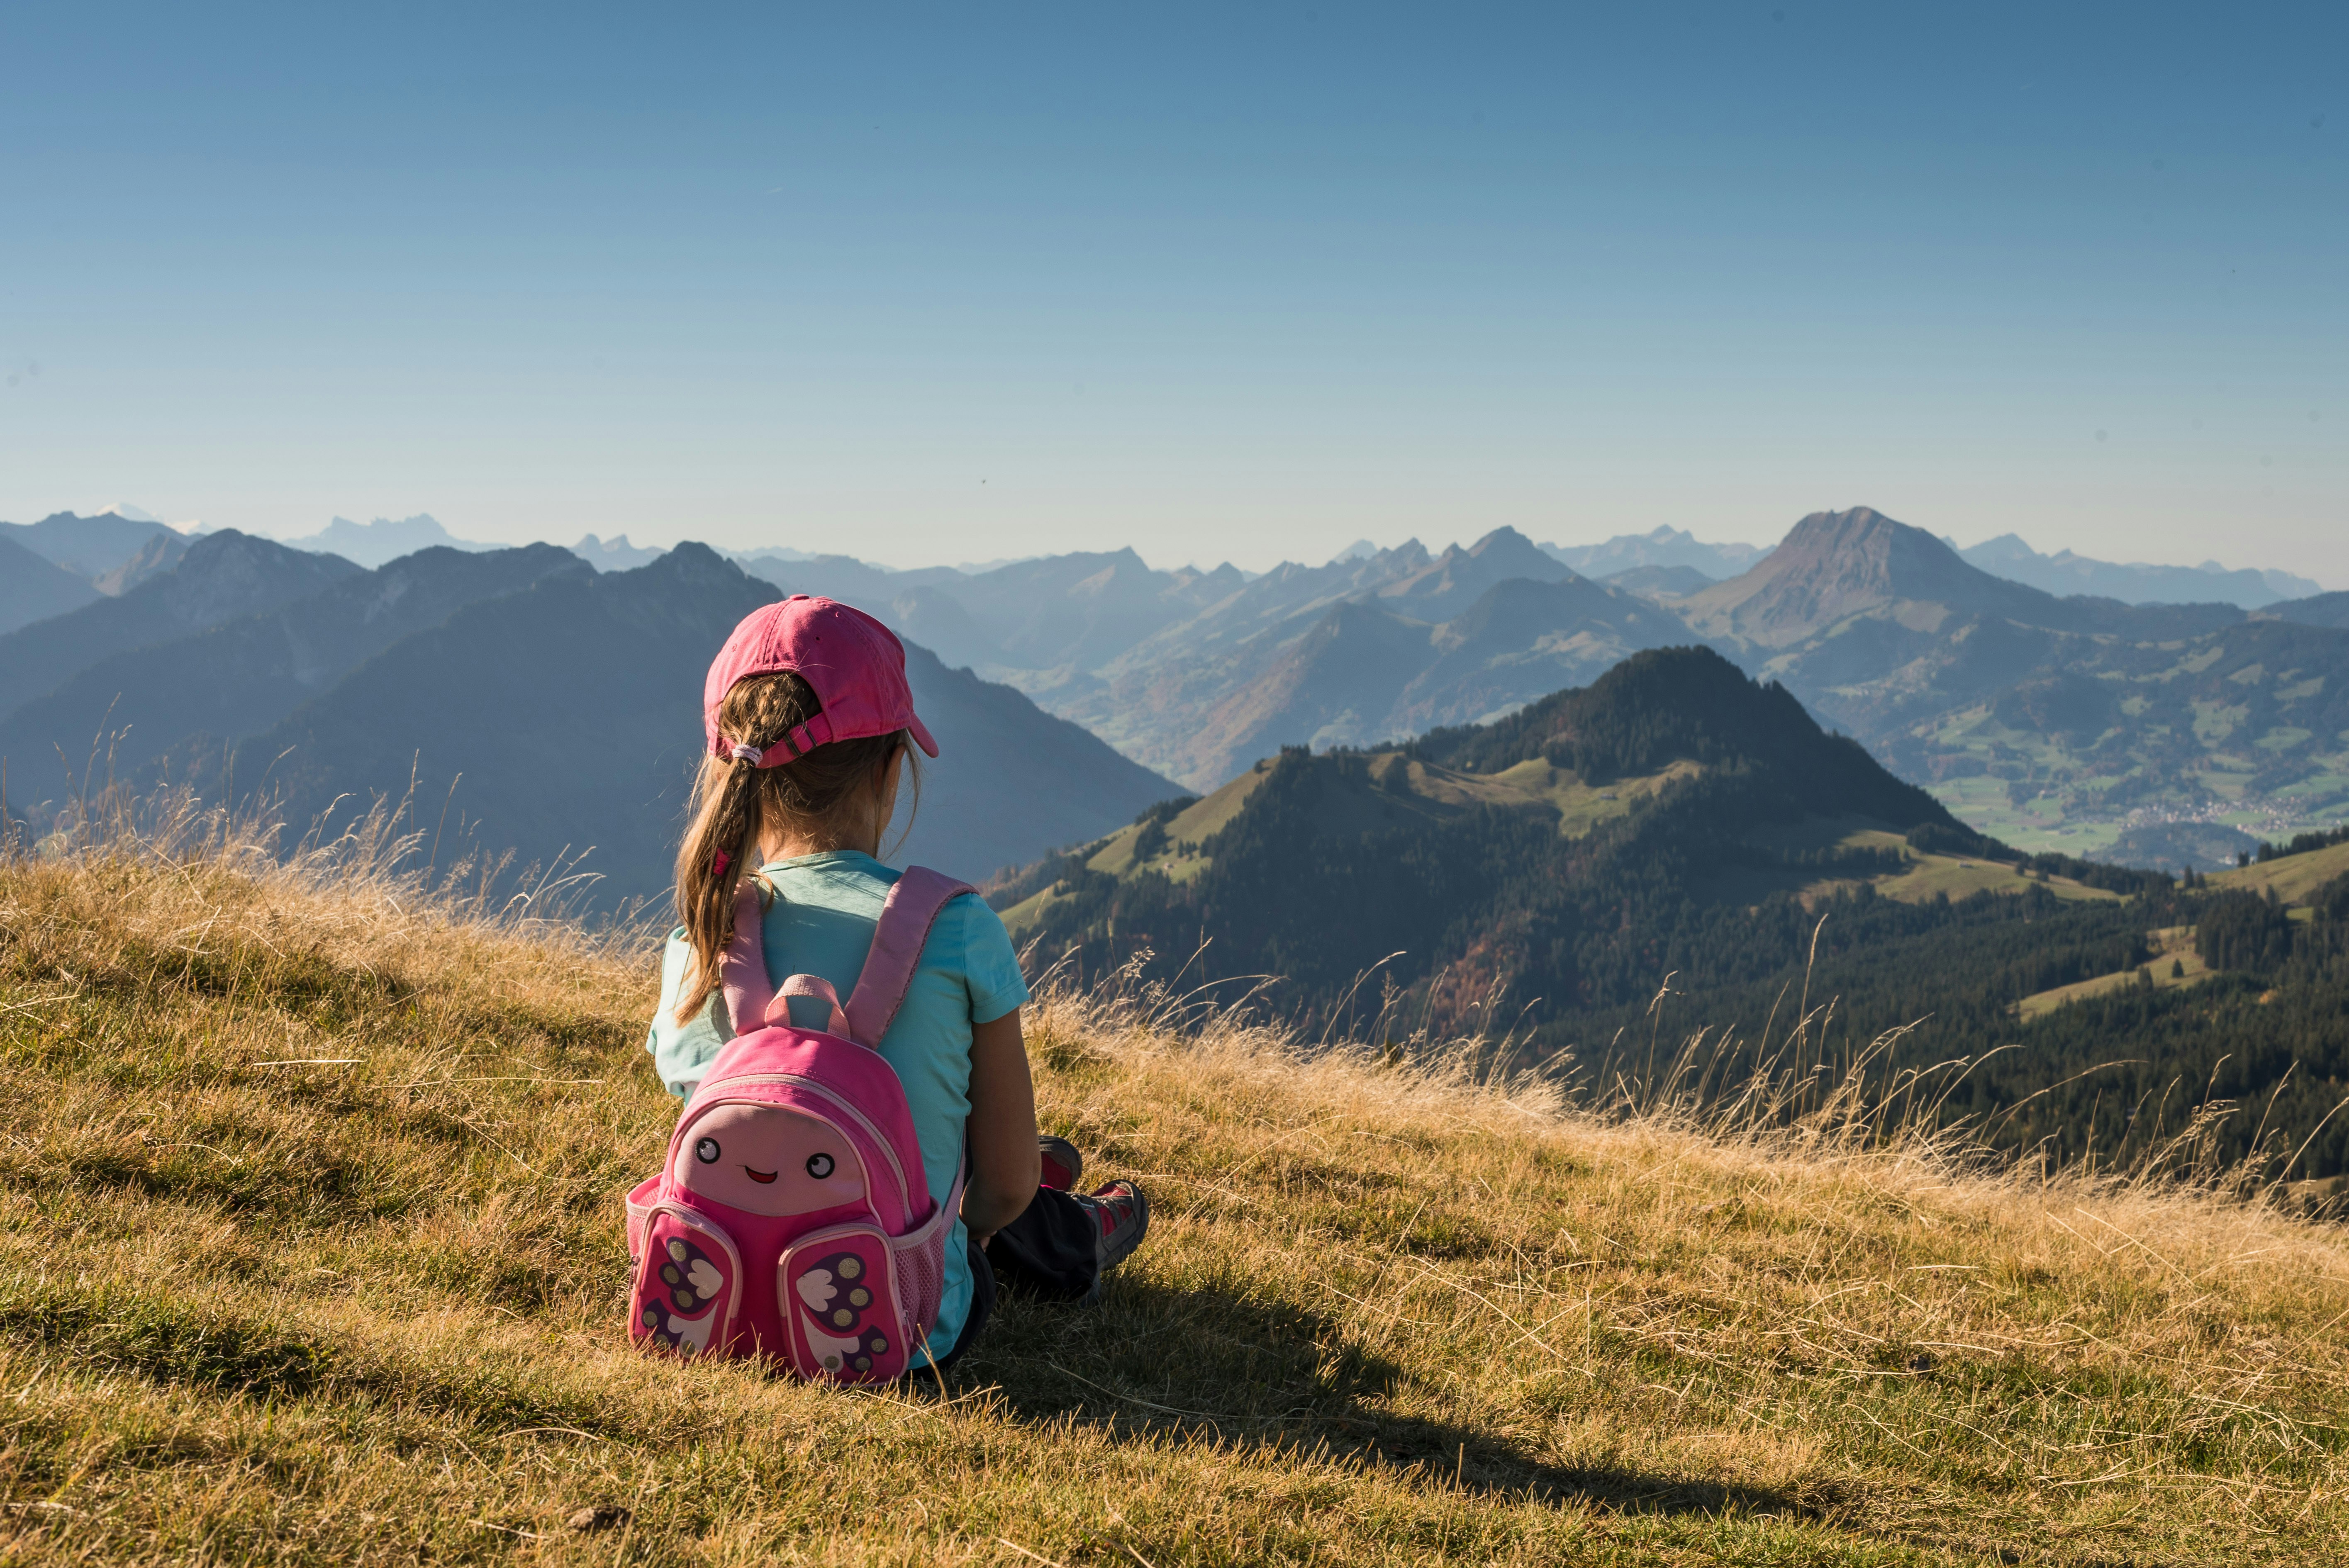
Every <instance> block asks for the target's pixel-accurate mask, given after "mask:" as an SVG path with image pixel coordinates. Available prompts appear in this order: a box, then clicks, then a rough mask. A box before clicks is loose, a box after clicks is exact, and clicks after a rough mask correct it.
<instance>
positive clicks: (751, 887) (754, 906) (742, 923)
mask: <svg viewBox="0 0 2349 1568" xmlns="http://www.w3.org/2000/svg"><path fill="white" fill-rule="evenodd" d="M760 890H761V883H760V882H759V879H758V878H757V877H756V876H755V875H753V876H746V877H744V878H743V879H742V887H741V891H740V892H737V893H736V894H735V895H734V940H733V941H732V942H730V943H728V944H727V945H726V953H725V955H724V956H723V957H721V958H720V959H719V961H718V983H719V987H720V988H721V989H722V990H723V991H724V992H725V993H726V1016H727V1017H728V1018H730V1019H731V1020H732V1021H733V1025H734V1032H735V1033H736V1034H738V1035H747V1034H749V1033H750V1031H751V1030H753V1029H757V1028H761V1027H764V1026H765V1025H766V1022H767V1014H768V1012H769V1010H770V1009H771V1007H772V1006H774V1002H775V985H774V982H773V981H772V980H771V979H770V978H769V977H768V975H767V951H766V948H765V947H764V946H762V945H761V942H760V928H761V926H762V925H763V924H764V923H765V922H766V913H767V911H766V903H765V901H764V900H763V899H762V898H761V896H760Z"/></svg>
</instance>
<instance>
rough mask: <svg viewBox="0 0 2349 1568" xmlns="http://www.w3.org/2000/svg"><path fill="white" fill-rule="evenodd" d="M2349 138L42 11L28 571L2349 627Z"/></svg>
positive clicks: (1091, 58) (599, 29) (1440, 18)
mask: <svg viewBox="0 0 2349 1568" xmlns="http://www.w3.org/2000/svg"><path fill="white" fill-rule="evenodd" d="M2051 10H2060V11H2061V13H2062V14H2060V15H2053V16H2051V15H2049V12H2050V11H2051ZM844 13H853V14H844ZM2344 86H2349V8H2344V7H2341V6H2338V5H2334V6H2329V7H2318V6H2307V7H2297V8H2265V7H2256V6H2235V7H2201V8H2198V9H2195V10H2191V11H2189V10H2179V9H2168V8H2159V7H2145V6H2129V7H2122V6H2098V7H2063V8H2050V7H2044V6H2043V7H2028V8H2025V7H2016V8H2011V9H2000V8H1982V7H1965V8H1960V7H1935V8H1927V7H1922V6H1909V5H1901V6H1887V5H1871V6H1849V7H1845V6H1823V5H1805V4H1799V3H1795V0H1787V3H1785V4H1777V3H1775V0H1765V3H1764V4H1758V5H1722V6H1691V7H1677V8H1675V7H1666V6H1633V7H1610V8H1608V9H1606V10H1603V11H1602V10H1598V9H1591V10H1582V9H1578V8H1571V7H1562V6H1543V7H1528V8H1509V7H1485V8H1480V7H1470V6H1418V7H1411V8H1381V7H1362V6H1338V5H1328V4H1319V5H1286V6H1271V7H1247V8H1225V7H1216V6H1209V5H1197V4H1193V5H1181V6H1162V7H1156V8H1147V9H1146V8H1143V7H1110V6H1102V5H1085V6H1075V5H1068V6H1061V5H1026V6H977V5H956V6H941V7H917V6H871V7H860V8H843V7H835V6H827V7H823V8H820V9H819V8H802V7H792V6H758V7H739V8H738V7H699V8H692V9H686V8H668V9H666V10H663V9H655V8H631V9H628V10H626V11H596V10H595V9H592V8H590V7H585V6H579V5H572V6H564V7H559V8H556V7H550V8H544V9H537V10H530V9H524V8H522V7H498V8H494V9H492V8H488V7H479V6H471V7H463V8H449V9H444V10H435V9H431V8H428V7H422V6H408V7H392V8H373V9H369V10H367V11H364V12H362V11H360V10H358V9H357V8H351V7H315V6H305V7H287V8H285V9H281V10H263V9H257V8H253V7H240V6H233V5H232V6H222V7H218V8H212V9H202V10H199V9H194V8H187V7H173V8H170V9H163V8H154V9H142V8H129V7H109V6H105V5H76V6H71V7H49V8H47V11H46V14H36V13H35V12H34V11H33V10H32V8H31V7H29V6H25V5H18V6H15V7H11V8H9V9H7V10H6V11H5V12H0V212H4V213H5V214H6V217H5V222H0V517H6V518H13V519H16V520H18V521H23V520H25V519H26V518H29V517H34V516H38V515H41V514H43V513H45V512H47V511H52V510H56V509H58V508H62V507H78V508H84V509H87V508H88V507H91V506H94V505H97V504H98V503H102V502H105V501H110V500H129V501H131V502H134V503H136V504H138V505H140V506H143V507H146V508H148V509H149V510H150V511H155V512H157V513H159V514H160V515H163V516H165V517H168V518H171V519H173V520H179V519H193V518H200V519H202V520H203V521H206V522H207V523H210V524H212V525H216V526H217V525H232V526H238V527H244V528H250V529H254V530H257V531H266V532H274V533H279V534H286V535H291V534H299V533H305V532H308V531H313V530H315V529H316V528H317V527H319V526H321V525H323V524H324V522H325V521H326V519H327V518H328V517H329V516H330V515H332V514H335V513H342V514H345V515H349V516H356V517H367V516H371V515H375V514H378V513H384V514H389V515H395V516H397V515H403V514H406V513H409V512H413V511H430V512H432V513H434V514H435V515H436V516H438V517H440V519H441V520H442V521H444V522H446V523H448V524H449V525H450V527H451V528H452V529H453V530H454V531H457V532H458V533H460V534H461V535H465V536H468V537H474V538H483V539H512V540H522V539H527V538H537V537H550V538H556V539H561V540H564V541H568V540H569V539H571V538H574V537H576V536H577V535H578V534H580V533H582V532H585V531H595V532H597V533H602V534H606V535H608V534H611V533H616V532H621V531H625V532H627V533H629V534H630V535H632V536H633V537H635V538H636V540H638V541H639V542H646V541H653V542H669V541H673V540H676V539H678V538H700V539H705V540H709V541H710V542H716V543H719V544H725V545H730V546H736V547H750V546H756V545H761V544H787V545H792V546H796V547H798V548H802V549H834V550H842V551H846V552H851V553H855V554H860V555H864V556H866V557H868V558H872V559H877V560H883V561H888V562H896V563H905V564H910V563H916V562H929V561H959V560H973V559H984V558H989V557H997V556H1004V555H1012V554H1023V553H1032V552H1044V551H1058V550H1069V549H1085V548H1110V547H1113V546H1115V545H1119V544H1124V543H1132V544H1133V545H1134V546H1135V547H1136V548H1138V549H1140V550H1141V551H1142V552H1143V555H1144V556H1145V557H1147V558H1149V559H1150V560H1151V561H1153V562H1156V563H1162V564H1172V563H1178V562H1183V561H1186V560H1197V561H1199V562H1203V563H1205V562H1210V561H1213V560H1217V559H1223V558H1230V559H1232V560H1235V561H1237V562H1239V563H1240V564H1242V565H1246V566H1252V567H1261V566H1265V565H1268V564H1270V563H1271V562H1274V561H1276V560H1278V559H1281V558H1284V557H1288V558H1298V559H1309V560H1320V559H1323V558H1326V557H1327V556H1328V555H1329V554H1330V553H1331V552H1335V551H1336V550H1338V549H1340V548H1341V547H1342V546H1344V545H1345V544H1347V543H1348V542H1350V541H1352V540H1354V539H1356V538H1358V537H1362V536H1369V537H1371V538H1373V539H1376V540H1379V541H1381V542H1394V541H1397V540H1400V539H1402V537H1404V536H1405V535H1411V534H1416V535H1418V536H1419V537H1421V538H1423V539H1424V540H1427V541H1429V542H1443V541H1446V540H1450V539H1454V538H1470V537H1474V536H1475V535H1477V534H1480V533H1482V532H1484V531H1485V530H1486V529H1488V528H1490V527H1493V526H1495V525H1498V524H1501V523H1508V524H1512V525H1514V526H1516V527H1517V528H1520V529H1522V530H1524V531H1526V532H1528V533H1530V534H1532V535H1533V536H1534V537H1536V538H1538V539H1553V540H1558V541H1561V542H1579V541H1584V540H1590V539H1598V538H1603V537H1605V536H1607V535H1609V534H1612V533H1615V532H1619V531H1625V530H1632V529H1639V530H1644V529H1647V528H1651V527H1653V526H1655V525H1656V524H1658V523H1671V524H1673V525H1675V526H1679V527H1685V528H1689V529H1692V530H1694V531H1696V532H1697V533H1699V534H1700V535H1702V536H1703V537H1707V538H1715V539H1724V538H1725V539H1746V540H1755V541H1763V540H1769V539H1775V537H1777V536H1778V535H1779V534H1780V533H1782V532H1783V531H1785V528H1786V527H1787V526H1788V525H1789V524H1790V523H1791V522H1792V521H1794V520H1795V518H1796V517H1798V516H1799V515H1801V514H1802V513H1804V512H1806V511H1812V510H1816V509H1817V508H1821V507H1840V506H1848V505H1853V504H1857V503H1861V502H1865V503H1868V504H1872V505H1875V506H1878V507H1879V508H1881V509H1883V510H1885V511H1889V512H1890V513H1892V514H1893V515H1894V516H1896V517H1899V518H1901V519H1903V520H1904V521H1912V522H1916V523H1918V524H1920V525H1922V526H1925V527H1929V528H1931V529H1933V530H1934V531H1937V532H1944V533H1949V534H1952V535H1954V536H1956V537H1957V538H1959V539H1960V540H1961V541H1963V542H1973V541H1974V540H1977V539H1980V538H1984V537H1987V536H1989V535H1992V534H1995V533H2000V532H2004V531H2009V530H2013V531H2020V532H2022V533H2023V534H2024V536H2025V537H2027V538H2029V539H2030V540H2032V541H2033V543H2035V544H2037V545H2039V546H2040V547H2041V548H2043V549H2054V548H2057V547H2060V546H2066V545H2068V546H2070V547H2072V548H2075V549H2077V550H2080V551H2082V552H2085V553H2090V554H2096V555H2103V556H2107V557H2118V558H2122V559H2148V560H2166V561H2186V562H2194V561H2200V560H2202V559H2204V558H2205V557H2209V556H2217V557H2219V558H2220V559H2222V560H2224V561H2225V562H2227V563H2229V564H2230V565H2236V564H2250V565H2261V566H2285V567H2291V568H2294V569H2297V570H2300V571H2302V572H2304V573H2309V574H2311V575H2313V576H2316V577H2318V578H2319V579H2321V580H2323V581H2325V582H2326V583H2328V584H2329V585H2334V586H2349V546H2344V543H2343V541H2344V538H2349V527H2344V524H2349V396H2344V392H2349V386H2344V382H2349V330H2344V329H2345V328H2349V288H2344V283H2349V245H2344V240H2349V179H2344V173H2349V162H2344V159H2345V158H2349V143H2344V137H2349V91H2344Z"/></svg>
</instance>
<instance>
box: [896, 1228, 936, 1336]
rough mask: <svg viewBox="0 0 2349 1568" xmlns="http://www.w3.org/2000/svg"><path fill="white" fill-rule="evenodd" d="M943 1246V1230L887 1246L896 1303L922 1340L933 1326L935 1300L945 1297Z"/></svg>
mask: <svg viewBox="0 0 2349 1568" xmlns="http://www.w3.org/2000/svg"><path fill="white" fill-rule="evenodd" d="M946 1243H947V1231H946V1227H944V1226H941V1227H939V1229H938V1230H937V1231H936V1232H934V1233H932V1234H930V1235H928V1236H926V1237H924V1236H920V1235H916V1236H912V1237H908V1238H906V1239H905V1241H903V1242H893V1243H890V1248H889V1253H890V1262H891V1264H892V1265H893V1266H894V1268H895V1271H896V1275H897V1300H898V1301H899V1302H900V1303H901V1304H903V1305H904V1308H905V1314H906V1315H907V1316H908V1317H909V1318H911V1319H912V1321H913V1325H914V1326H916V1327H917V1328H919V1329H920V1331H921V1333H922V1334H923V1335H924V1336H927V1335H928V1333H929V1332H930V1330H931V1329H933V1328H936V1326H937V1324H938V1300H939V1298H940V1297H941V1296H943V1295H946V1288H947V1245H946Z"/></svg>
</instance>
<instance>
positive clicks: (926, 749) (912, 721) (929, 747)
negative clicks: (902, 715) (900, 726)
mask: <svg viewBox="0 0 2349 1568" xmlns="http://www.w3.org/2000/svg"><path fill="white" fill-rule="evenodd" d="M905 727H906V728H907V729H909V730H911V731H912V732H913V735H914V743H915V744H916V746H919V747H920V748H922V753H923V755H924V756H926V757H936V755H937V754H938V743H937V742H936V741H935V740H932V739H931V738H930V727H929V726H928V725H926V724H924V723H923V722H922V721H921V720H920V719H919V718H918V717H914V716H913V715H911V714H908V715H907V716H906V724H905Z"/></svg>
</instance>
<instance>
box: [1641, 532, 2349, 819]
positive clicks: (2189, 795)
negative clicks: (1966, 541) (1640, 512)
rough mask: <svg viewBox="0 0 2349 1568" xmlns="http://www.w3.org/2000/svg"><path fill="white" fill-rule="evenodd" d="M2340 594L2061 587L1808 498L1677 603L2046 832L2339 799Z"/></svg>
mask: <svg viewBox="0 0 2349 1568" xmlns="http://www.w3.org/2000/svg"><path fill="white" fill-rule="evenodd" d="M2332 597H2333V596H2329V595H2327V596H2320V597H2318V598H2316V599H2313V600H2307V601H2291V602H2285V603H2277V604H2272V605H2270V606H2268V607H2267V608H2266V609H2264V610H2262V611H2261V612H2260V613H2259V614H2258V615H2257V616H2253V615H2251V614H2246V613H2245V612H2243V611H2241V610H2240V609H2237V608H2236V607H2234V606H2233V605H2230V604H2220V603H2203V604H2183V605H2158V604H2155V605H2128V604H2124V603H2120V602H2118V601H2116V600H2111V599H2099V598H2093V597H2086V596H2073V597H2067V598H2058V597H2056V596H2055V595H2054V594H2051V593H2044V592H2042V591H2040V590H2038V589H2034V588H2031V587H2027V586H2025V585H2023V584H2021V583H2012V582H2009V581H2007V580H2006V579H2004V578H2000V577H1994V576H1992V575H1991V574H1990V573H1986V572H1983V571H1981V570H1980V569H1978V568H1976V567H1973V566H1971V565H1970V564H1968V563H1967V562H1965V561H1963V560H1962V559H1961V558H1960V557H1959V556H1958V555H1957V553H1956V552H1954V551H1952V550H1951V549H1950V548H1949V546H1948V545H1946V544H1945V543H1943V542H1941V541H1940V540H1938V539H1936V538H1934V537H1933V536H1932V535H1931V534H1930V533H1927V532H1925V531H1923V530H1921V529H1915V528H1909V527H1908V526H1906V525H1904V524H1901V523H1899V522H1896V521H1893V520H1891V519H1889V518H1887V517H1885V516H1884V515H1883V514H1881V513H1879V512H1876V511H1871V510H1869V509H1867V508H1858V509H1855V510H1854V511H1847V512H1822V513H1816V514H1814V515H1813V516H1811V517H1808V518H1806V519H1804V520H1803V521H1801V522H1800V523H1798V524H1796V525H1795V530H1794V531H1792V532H1791V533H1789V534H1788V536H1787V538H1786V540H1785V542H1783V543H1782V544H1780V546H1779V547H1778V549H1777V550H1776V551H1775V552H1772V554H1771V555H1770V557H1769V558H1768V559H1767V560H1765V561H1764V562H1762V563H1761V564H1760V565H1759V566H1756V567H1755V568H1754V569H1753V570H1752V571H1750V572H1748V573H1744V575H1743V576H1740V577H1737V578H1734V579H1732V580H1731V581H1730V582H1727V583H1719V584H1716V585H1715V586H1713V587H1712V588H1708V589H1705V590H1703V591H1702V592H1701V593H1696V594H1693V595H1691V596H1690V597H1689V598H1688V599H1686V600H1685V601H1682V602H1681V603H1680V604H1679V606H1678V608H1679V610H1680V612H1681V614H1682V618H1683V619H1684V620H1685V621H1686V623H1687V624H1688V626H1689V628H1690V630H1691V632H1692V633H1693V634H1696V635H1697V636H1700V637H1702V638H1703V639H1705V640H1706V641H1707V642H1709V643H1711V644H1712V645H1714V646H1716V647H1719V648H1721V649H1723V651H1724V652H1726V653H1728V654H1729V655H1731V656H1732V657H1733V658H1735V659H1737V660H1738V662H1739V663H1740V664H1741V665H1744V666H1745V667H1747V668H1749V669H1752V670H1754V671H1756V672H1757V673H1761V674H1764V675H1767V676H1771V677H1772V678H1775V679H1778V680H1781V681H1784V682H1785V685H1786V686H1787V687H1788V688H1789V689H1790V690H1792V691H1794V692H1795V694H1796V695H1797V696H1800V697H1801V698H1802V699H1803V701H1804V703H1805V704H1806V706H1807V707H1809V708H1810V709H1811V711H1812V712H1814V713H1816V714H1817V715H1818V716H1819V717H1822V718H1824V719H1826V720H1827V721H1828V722H1830V723H1833V724H1835V725H1837V727H1841V728H1843V729H1844V730H1846V731H1847V732H1848V733H1850V734H1852V735H1854V736H1856V737H1857V738H1859V739H1860V740H1861V741H1863V742H1864V743H1865V744H1867V745H1868V748H1869V749H1870V750H1871V751H1873V752H1874V753H1875V754H1876V755H1877V756H1878V757H1880V758H1883V759H1884V760H1885V761H1886V763H1887V765H1888V766H1889V767H1891V768H1892V769H1894V770H1895V771H1896V772H1899V773H1900V774H1901V775H1902V776H1903V777H1905V778H1908V779H1913V780H1916V781H1919V782H1921V783H1926V784H1929V785H1930V786H1931V787H1932V788H1933V789H1934V790H1935V792H1936V794H1937V795H1938V796H1939V797H1940V799H1942V800H1943V802H1944V803H1945V804H1948V805H1950V806H1951V808H1952V809H1953V810H1957V811H1958V812H1959V814H1960V815H1961V816H1963V817H1964V818H1965V819H1966V820H1968V821H1970V822H1971V823H1973V824H1974V825H1975V826H1976V827H1978V828H1982V829H1983V830H1987V831H1992V832H1995V833H1997V834H1998V835H1999V836H2001V837H2002V838H2007V839H2010V840H2012V841H2015V842H2018V843H2025V844H2029V843H2033V842H2036V843H2043V844H2046V845H2049V846H2051V847H2052V846H2053V845H2054V844H2055V843H2056V842H2057V841H2058V840H2060V839H2061V838H2064V837H2069V836H2074V835H2073V834H2071V833H2067V832H2066V828H2067V827H2071V828H2074V829H2075V830H2076V826H2077V824H2078V823H2079V822H2081V821H2083V820H2085V821H2089V822H2094V823H2096V824H2100V825H2101V829H2102V831H2101V833H2100V835H2099V836H2098V837H2096V838H2093V839H2088V840H2083V843H2084V844H2085V843H2086V842H2090V841H2102V840H2108V839H2109V838H2110V837H2111V836H2112V834H2113V833H2115V832H2116V831H2117V830H2118V827H2119V824H2120V822H2121V821H2122V820H2123V819H2124V818H2125V817H2126V816H2127V813H2129V812H2131V811H2142V810H2166V811H2169V812H2173V813H2186V814H2191V813H2194V812H2207V811H2209V810H2223V809H2225V808H2227V807H2230V806H2240V805H2247V804H2249V805H2258V804H2265V805H2268V806H2271V807H2274V808H2276V809H2278V810H2282V811H2283V812H2285V813H2288V814H2290V815H2291V816H2292V817H2294V818H2297V819H2301V820H2310V821H2318V820H2333V819H2334V818H2337V817H2338V816H2340V815H2342V814H2344V812H2349V634H2344V632H2343V631H2342V630H2341V629H2339V628H2338V627H2336V626H2332V625H2326V624H2322V623H2323V620H2324V619H2325V616H2326V614H2327V613H2328V611H2329V608H2330V603H2329V602H2330V600H2331V598H2332ZM2303 616H2305V617H2307V619H2305V620H2303V619H2302V617H2303Z"/></svg>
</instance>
